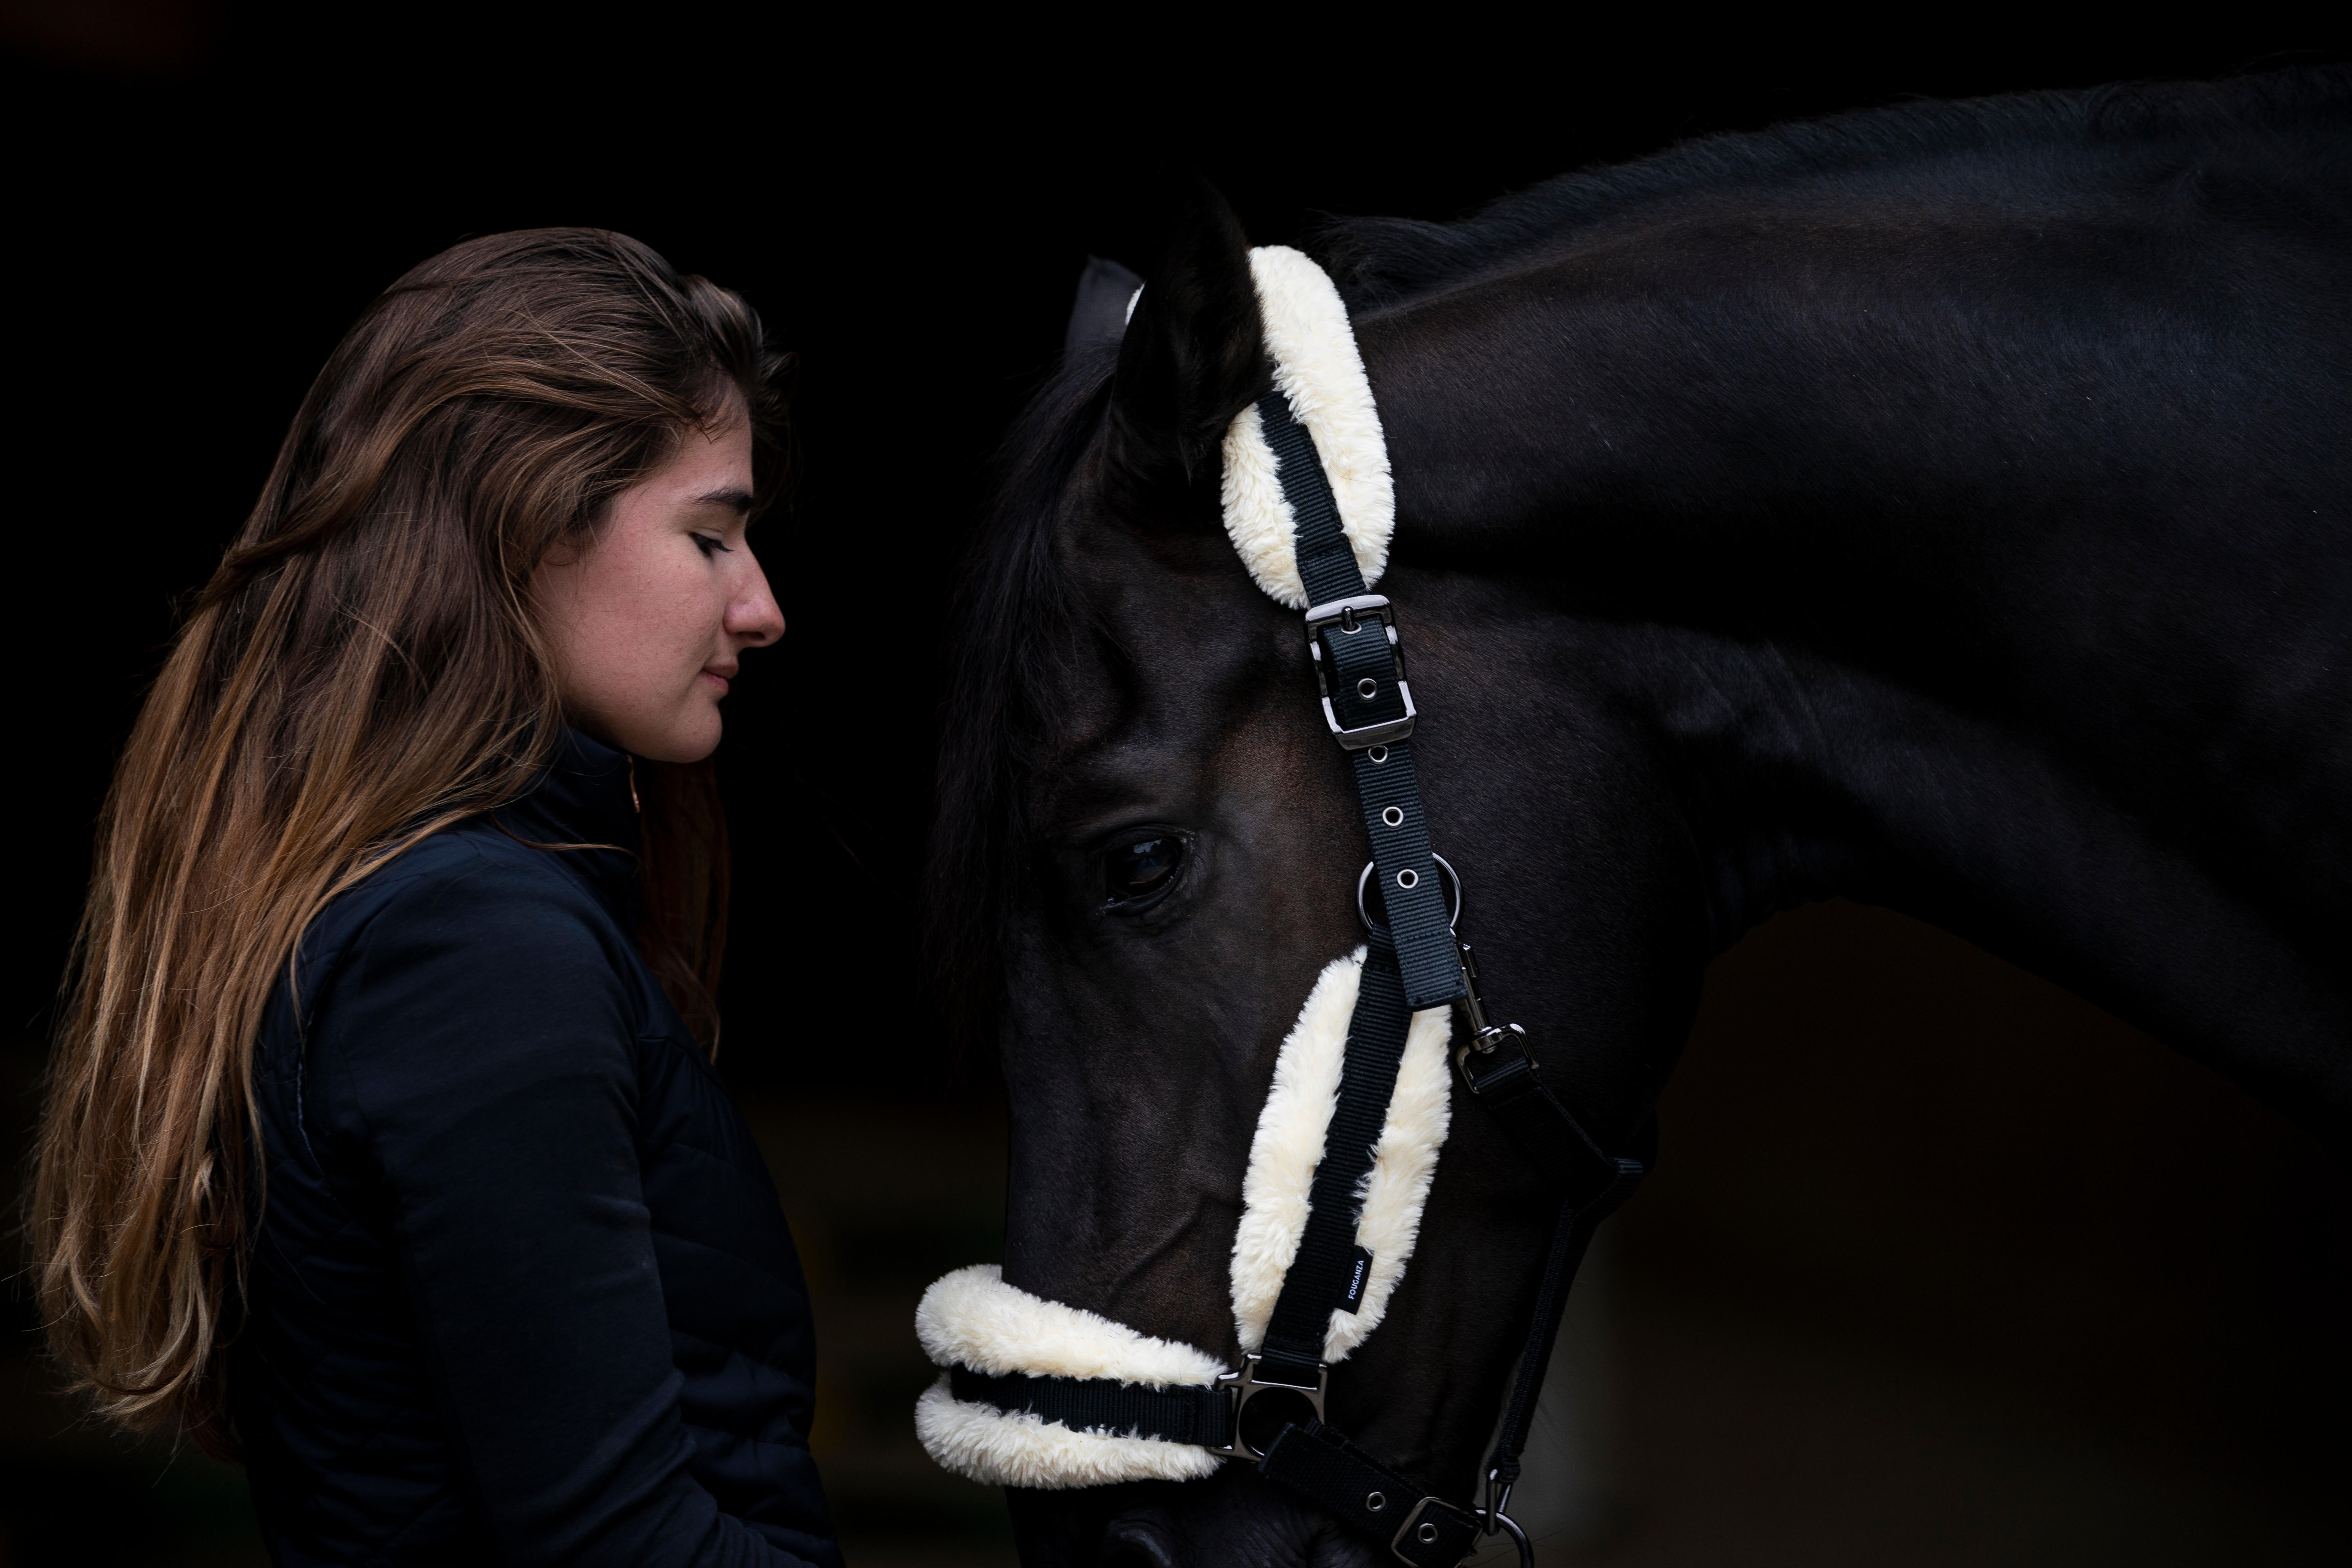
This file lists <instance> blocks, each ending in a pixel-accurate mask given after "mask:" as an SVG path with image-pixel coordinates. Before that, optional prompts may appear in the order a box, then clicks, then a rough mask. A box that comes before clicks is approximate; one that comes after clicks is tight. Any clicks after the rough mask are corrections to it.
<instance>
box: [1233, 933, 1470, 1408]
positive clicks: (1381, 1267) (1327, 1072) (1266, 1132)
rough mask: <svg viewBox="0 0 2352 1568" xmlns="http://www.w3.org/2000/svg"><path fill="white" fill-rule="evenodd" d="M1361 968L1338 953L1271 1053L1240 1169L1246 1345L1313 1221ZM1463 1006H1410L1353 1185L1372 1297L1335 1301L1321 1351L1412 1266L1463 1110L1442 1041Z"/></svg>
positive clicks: (1354, 1342)
mask: <svg viewBox="0 0 2352 1568" xmlns="http://www.w3.org/2000/svg"><path fill="white" fill-rule="evenodd" d="M1363 974H1364V950H1363V949H1362V948H1358V949H1357V950H1356V951H1355V952H1352V953H1350V954H1349V955H1348V956H1347V957H1345V958H1341V959H1335V960H1333V961H1332V962H1331V963H1329V964H1328V965H1327V966H1326V967H1325V968H1324V971H1323V973H1322V974H1321V975H1320V976H1319V977H1318V979H1317V980H1316V982H1315V989H1314V991H1313V992H1311V993H1310V994H1308V996H1307V1005H1306V1006H1305V1007H1304V1008H1303V1009H1301V1010H1300V1012H1299V1015H1298V1023H1297V1026H1295V1027H1294V1028H1292V1030H1291V1031H1290V1036H1289V1037H1288V1038H1287V1039H1286V1040H1284V1041H1283V1042H1282V1054H1281V1056H1280V1057H1278V1058H1276V1061H1275V1064H1274V1089H1273V1090H1272V1091H1271V1092H1270V1093H1268V1094H1267V1096H1266V1098H1265V1110H1262V1111H1260V1112H1259V1113H1258V1119H1257V1135H1256V1136H1255V1138H1254V1139H1252V1140H1251V1142H1250V1159H1249V1173H1248V1174H1247V1175H1246V1176H1244V1178H1243V1181H1242V1223H1241V1228H1240V1229H1239V1230H1238V1231H1237V1232H1236V1233H1235V1234H1234V1262H1233V1297H1234V1327H1235V1328H1236V1329H1237V1330H1238V1331H1239V1332H1240V1336H1241V1342H1242V1348H1243V1349H1244V1350H1250V1351H1254V1350H1256V1349H1257V1348H1258V1347H1259V1346H1260V1345H1262V1344H1264V1343H1265V1324H1266V1320H1267V1318H1269V1317H1270V1316H1272V1315H1273V1312H1274V1303H1275V1298H1276V1297H1277V1296H1279V1295H1281V1294H1282V1281H1283V1277H1284V1276H1285V1275H1286V1274H1288V1273H1289V1272H1290V1264H1291V1260H1292V1259H1293V1258H1296V1257H1297V1256H1298V1241H1299V1238H1300V1237H1302V1236H1304V1235H1305V1234H1306V1232H1307V1212H1308V1209H1309V1207H1310V1205H1309V1204H1308V1203H1307V1193H1308V1190H1309V1189H1310V1188H1311V1187H1312V1186H1313V1185H1314V1182H1315V1167H1316V1165H1317V1164H1318V1163H1319V1162H1320V1161H1321V1160H1322V1158H1323V1135H1324V1132H1325V1131H1326V1130H1327V1129H1328V1128H1329V1127H1330V1125H1331V1114H1332V1111H1333V1110H1335V1109H1336V1108H1337V1107H1338V1105H1339V1068H1340V1067H1341V1065H1342V1063H1343V1062H1344V1060H1345V1058H1346V1057H1347V1046H1348V1024H1349V1020H1350V1019H1352V1018H1353V1017H1354V1016H1355V1012H1356V990H1357V987H1358V986H1359V985H1360V984H1361V983H1362V980H1363ZM1453 1032H1454V1009H1453V1008H1451V1007H1431V1008H1429V1009H1427V1010H1425V1011H1423V1012H1420V1013H1415V1014H1414V1015H1413V1016H1412V1029H1411V1031H1410V1032H1408V1033H1407V1034H1406V1036H1405V1042H1404V1060H1403V1062H1402V1064H1401V1065H1400V1066H1399V1067H1398V1068H1397V1080H1396V1092H1395V1093H1394V1094H1393V1095H1392V1096H1391V1098H1390V1100H1389V1115H1388V1121H1387V1123H1386V1124H1385V1125H1383V1126H1382V1127H1381V1141H1380V1142H1378V1143H1376V1144H1374V1145H1373V1146H1372V1168H1371V1170H1370V1173H1368V1174H1367V1175H1366V1176H1365V1177H1364V1180H1363V1183H1362V1184H1361V1185H1360V1186H1359V1187H1358V1189H1357V1191H1356V1201H1357V1202H1358V1203H1359V1204H1360V1205H1362V1208H1361V1210H1360V1217H1359V1218H1358V1220H1357V1222H1356V1245H1357V1246H1359V1247H1362V1248H1363V1249H1364V1250H1365V1251H1366V1252H1369V1253H1370V1254H1371V1255H1372V1266H1371V1269H1370V1278H1369V1279H1367V1280H1366V1281H1365V1284H1364V1294H1363V1300H1361V1302H1360V1303H1359V1305H1358V1306H1357V1309H1356V1310H1354V1311H1353V1312H1349V1311H1345V1310H1339V1309H1336V1308H1335V1309H1334V1310H1332V1313H1331V1320H1330V1326H1329V1327H1328V1329H1326V1330H1325V1331H1324V1335H1323V1359H1324V1360H1325V1361H1327V1362H1335V1363H1336V1362H1338V1361H1340V1360H1342V1359H1343V1358H1345V1357H1346V1355H1347V1354H1348V1352H1349V1351H1352V1350H1354V1349H1355V1348H1356V1347H1357V1346H1358V1345H1360V1344H1361V1343H1362V1342H1363V1340H1364V1336H1365V1335H1366V1334H1369V1333H1370V1332H1371V1331H1373V1330H1374V1329H1376V1328H1378V1327H1380V1323H1381V1318H1382V1317H1384V1316H1385V1315H1386V1314H1387V1312H1388V1308H1389V1297H1390V1296H1391V1294H1392V1293H1394V1291H1395V1289H1396V1286H1397V1281H1398V1280H1399V1279H1402V1278H1403V1275H1404V1266H1405V1260H1406V1259H1407V1258H1411V1257H1412V1245H1413V1241H1414V1239H1415V1238H1416V1237H1419V1236H1420V1234H1421V1210H1422V1205H1423V1203H1424V1202H1426V1201H1427V1199H1428V1197H1429V1184H1430V1180H1431V1178H1432V1177H1433V1176H1435V1175H1436V1173H1437V1151H1438V1148H1439V1146H1440V1145H1441V1144H1443V1143H1444V1142H1445V1132H1446V1129H1447V1127H1448V1126H1450V1125H1451V1123H1452V1119H1453V1114H1454V1100H1453V1089H1454V1084H1453V1080H1452V1079H1451V1078H1450V1077H1449V1076H1448V1075H1447V1072H1446V1067H1445V1045H1446V1041H1447V1040H1448V1038H1449V1037H1451V1036H1452V1034H1453Z"/></svg>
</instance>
